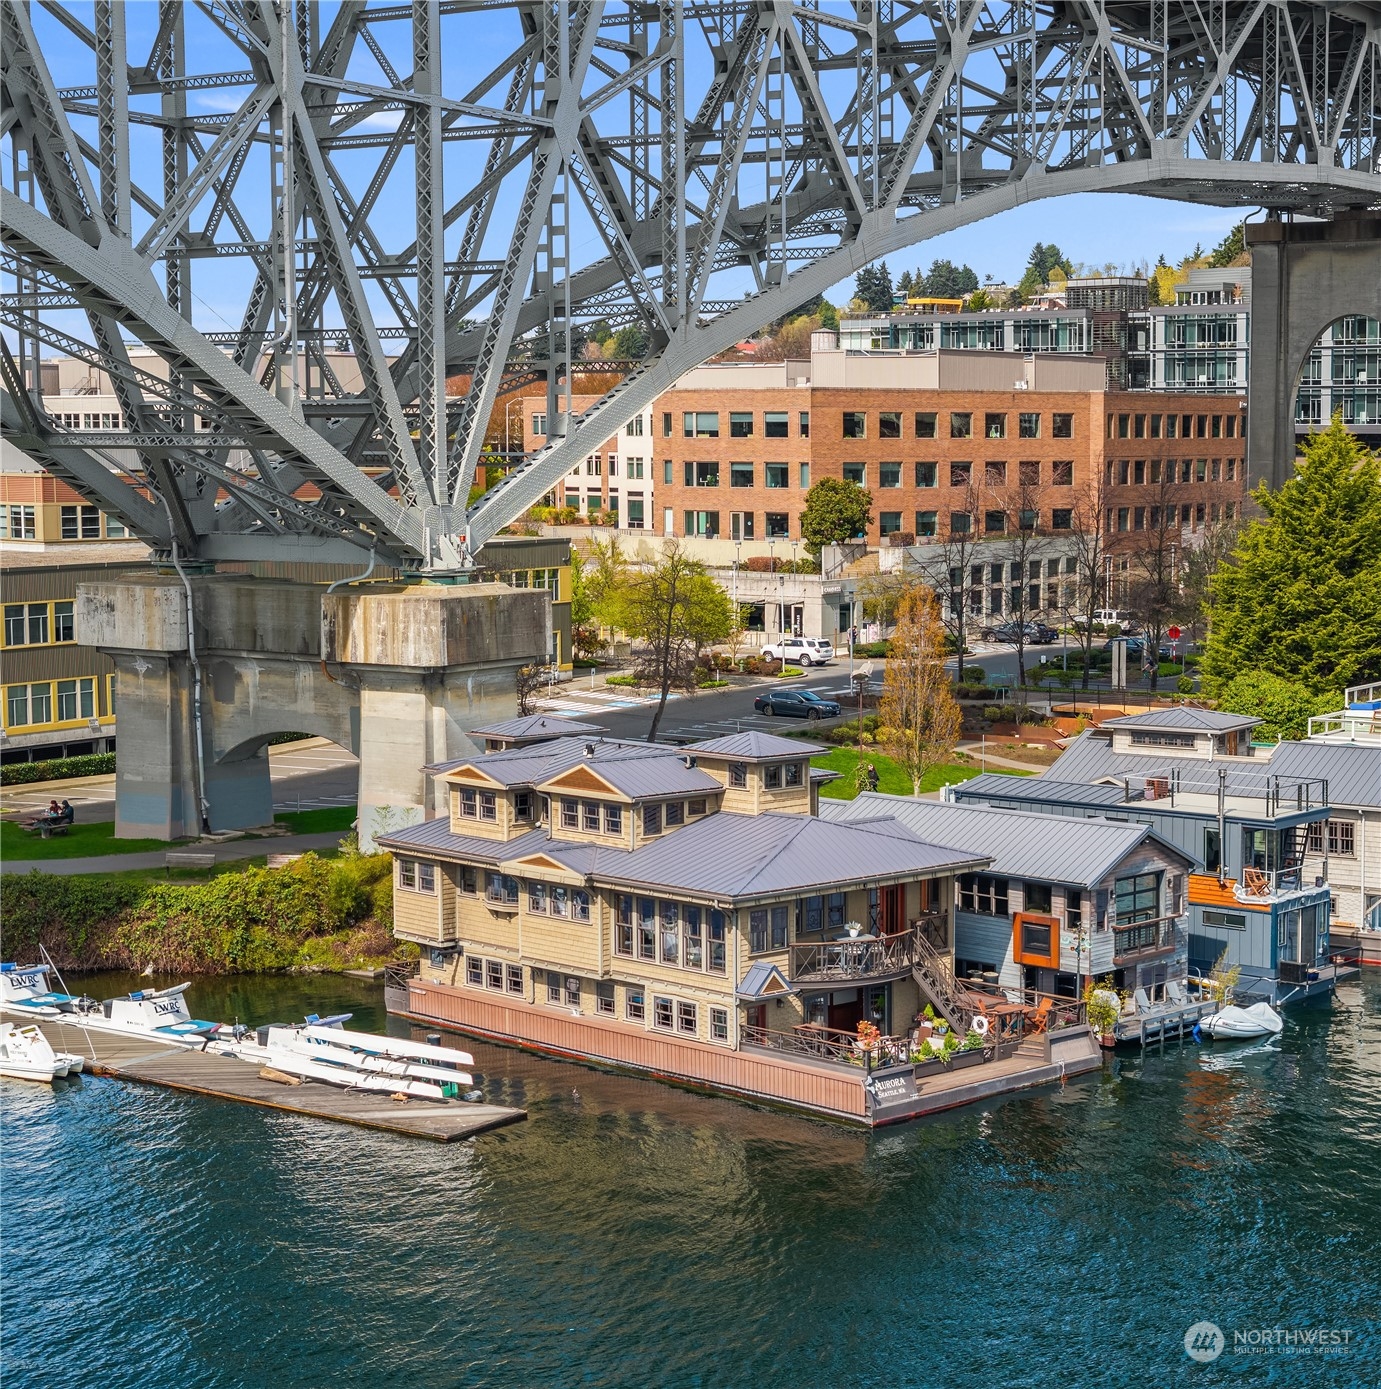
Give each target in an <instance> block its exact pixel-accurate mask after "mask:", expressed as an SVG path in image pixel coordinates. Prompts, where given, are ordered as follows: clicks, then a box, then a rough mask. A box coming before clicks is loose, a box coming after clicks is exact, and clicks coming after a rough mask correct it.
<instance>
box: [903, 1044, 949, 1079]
mask: <svg viewBox="0 0 1381 1389" xmlns="http://www.w3.org/2000/svg"><path fill="white" fill-rule="evenodd" d="M911 1061H912V1064H913V1065H914V1066H915V1067H916V1078H917V1079H918V1080H919V1079H920V1078H921V1077H922V1076H928V1075H936V1074H938V1073H939V1072H940V1071H943V1070H944V1069H945V1065H946V1058H945V1049H944V1047H943V1046H939V1045H937V1044H936V1043H935V1042H934V1041H924V1042H922V1043H921V1044H920V1046H918V1047H917V1048H916V1049H915V1050H914V1051H913V1052H912V1053H911Z"/></svg>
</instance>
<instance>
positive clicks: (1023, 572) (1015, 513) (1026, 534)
mask: <svg viewBox="0 0 1381 1389" xmlns="http://www.w3.org/2000/svg"><path fill="white" fill-rule="evenodd" d="M1008 497H1009V499H1010V500H1011V501H1012V502H1013V503H1014V504H1015V505H1014V506H1012V507H1010V508H1009V509H1008V511H1007V513H1006V527H1007V530H1008V533H1009V534H1010V535H1011V541H1010V544H1009V545H1008V547H1007V557H1008V561H1009V567H1008V582H1009V589H1010V592H1009V595H1008V596H1009V598H1010V603H1009V609H1010V613H1011V620H1012V622H1013V623H1015V625H1016V633H1017V639H1016V648H1017V686H1018V688H1019V689H1025V687H1026V646H1027V635H1026V624H1027V623H1028V622H1033V621H1035V620H1036V618H1037V617H1039V616H1040V614H1041V613H1042V612H1043V611H1044V610H1045V609H1044V604H1043V602H1042V594H1043V592H1044V588H1043V585H1042V571H1043V570H1044V568H1045V559H1046V556H1047V555H1048V554H1049V553H1050V550H1051V544H1050V540H1049V538H1048V537H1047V536H1045V535H1043V534H1042V533H1041V529H1040V509H1039V500H1040V499H1039V496H1038V493H1037V489H1036V487H1035V486H1034V485H1032V484H1030V483H1022V484H1020V485H1019V486H1017V487H1016V488H1014V489H1012V490H1011V491H1010V492H1009V493H1008ZM1013 527H1015V529H1013Z"/></svg>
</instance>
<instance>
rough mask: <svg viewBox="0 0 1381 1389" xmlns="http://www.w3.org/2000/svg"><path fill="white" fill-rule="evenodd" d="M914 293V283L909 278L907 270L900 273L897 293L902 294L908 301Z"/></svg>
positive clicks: (909, 274)
mask: <svg viewBox="0 0 1381 1389" xmlns="http://www.w3.org/2000/svg"><path fill="white" fill-rule="evenodd" d="M915 292H916V286H915V281H914V280H912V278H911V272H910V271H909V270H903V271H902V272H901V279H899V280H898V281H897V293H898V294H904V295H905V296H906V297H907V298H908V299H909V298H910V297H911V296H912V295H913V294H914V293H915Z"/></svg>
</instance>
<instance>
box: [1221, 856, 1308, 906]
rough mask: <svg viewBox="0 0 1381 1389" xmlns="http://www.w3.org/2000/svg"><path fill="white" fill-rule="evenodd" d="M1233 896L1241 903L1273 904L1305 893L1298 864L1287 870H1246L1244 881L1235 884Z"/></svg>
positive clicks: (1243, 876)
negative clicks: (1275, 901) (1282, 898)
mask: <svg viewBox="0 0 1381 1389" xmlns="http://www.w3.org/2000/svg"><path fill="white" fill-rule="evenodd" d="M1232 891H1233V896H1234V897H1236V898H1237V900H1238V901H1239V902H1271V901H1274V900H1277V899H1279V898H1281V897H1288V896H1289V895H1290V894H1291V893H1296V892H1303V891H1304V879H1303V875H1302V873H1301V871H1300V867H1299V865H1298V864H1291V865H1290V866H1289V867H1287V868H1277V869H1265V868H1244V869H1243V870H1242V881H1241V882H1239V883H1236V884H1234V886H1233V890H1232Z"/></svg>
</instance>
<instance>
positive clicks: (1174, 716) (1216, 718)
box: [1101, 705, 1261, 733]
mask: <svg viewBox="0 0 1381 1389" xmlns="http://www.w3.org/2000/svg"><path fill="white" fill-rule="evenodd" d="M1260 722H1261V720H1260V719H1254V718H1252V717H1251V715H1250V714H1224V713H1221V712H1220V711H1218V710H1217V709H1193V708H1190V707H1188V706H1187V705H1179V706H1177V707H1176V708H1173V709H1147V710H1146V711H1145V712H1144V713H1140V714H1124V715H1122V717H1121V718H1116V719H1107V720H1105V721H1104V722H1103V724H1102V725H1101V726H1102V727H1103V728H1174V729H1193V730H1194V731H1195V732H1199V733H1226V732H1229V731H1231V730H1232V729H1234V728H1255V727H1256V725H1257V724H1259V723H1260Z"/></svg>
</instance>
